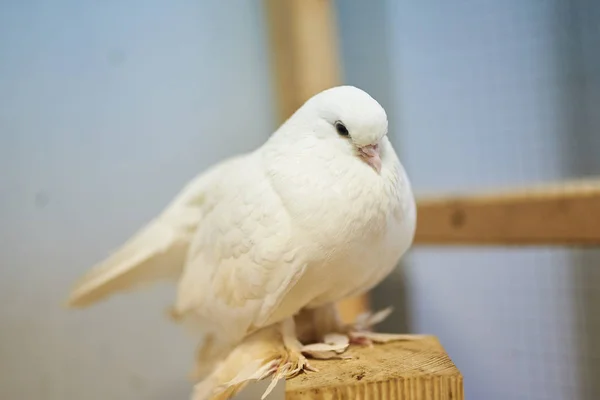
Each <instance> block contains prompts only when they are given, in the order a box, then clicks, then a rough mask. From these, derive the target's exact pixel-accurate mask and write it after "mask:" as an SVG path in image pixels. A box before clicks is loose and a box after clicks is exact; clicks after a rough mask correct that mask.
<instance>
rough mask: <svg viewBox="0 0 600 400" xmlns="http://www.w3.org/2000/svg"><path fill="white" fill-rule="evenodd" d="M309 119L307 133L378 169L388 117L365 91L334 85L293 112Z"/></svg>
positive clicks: (306, 119) (305, 119)
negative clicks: (311, 124)
mask: <svg viewBox="0 0 600 400" xmlns="http://www.w3.org/2000/svg"><path fill="white" fill-rule="evenodd" d="M296 114H297V116H298V117H300V118H301V120H304V121H312V122H313V126H311V127H306V128H310V129H309V131H310V132H311V134H314V135H316V136H317V137H318V138H319V139H322V140H326V141H328V142H330V143H332V144H333V145H334V146H336V147H337V148H338V149H339V150H340V151H344V152H346V153H350V154H352V155H354V156H356V157H358V158H360V159H361V160H362V161H364V162H366V163H367V164H368V165H370V166H371V167H372V168H373V169H375V171H377V172H379V171H380V170H381V164H382V161H381V140H382V139H383V137H384V136H386V135H387V131H388V120H387V115H386V113H385V110H384V109H383V107H382V106H381V105H380V104H379V103H378V102H377V101H376V100H375V99H373V98H372V97H371V96H370V95H369V94H367V93H366V92H365V91H363V90H361V89H358V88H356V87H354V86H337V87H333V88H331V89H327V90H324V91H322V92H320V93H318V94H316V95H315V96H313V97H312V98H310V99H309V100H308V101H307V102H306V103H305V104H304V105H303V106H302V107H301V108H300V109H299V110H298V112H297V113H296Z"/></svg>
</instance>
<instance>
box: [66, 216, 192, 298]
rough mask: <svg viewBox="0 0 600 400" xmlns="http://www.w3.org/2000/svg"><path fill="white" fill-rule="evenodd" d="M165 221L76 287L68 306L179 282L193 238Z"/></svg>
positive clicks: (137, 237) (142, 232) (141, 234)
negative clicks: (169, 280) (161, 282)
mask: <svg viewBox="0 0 600 400" xmlns="http://www.w3.org/2000/svg"><path fill="white" fill-rule="evenodd" d="M188 236H189V235H186V232H185V231H181V230H180V229H178V227H177V226H173V224H169V223H168V222H167V221H165V220H164V218H159V219H156V220H154V221H152V222H151V223H149V224H148V225H147V226H146V227H145V228H143V229H142V230H140V231H139V232H138V233H137V234H136V235H135V236H133V237H132V238H131V239H129V240H128V241H127V242H126V243H125V244H124V245H123V246H122V247H121V248H120V249H118V250H117V251H116V252H115V253H113V254H112V255H111V256H109V257H108V258H107V259H106V260H105V261H103V262H101V263H100V264H98V265H96V266H95V267H94V268H92V269H91V270H90V271H89V272H88V273H87V274H86V275H84V276H83V278H82V279H81V280H80V281H79V282H78V283H77V284H76V285H75V286H74V288H73V289H72V291H71V294H70V297H69V299H68V303H67V304H68V306H69V307H87V306H89V305H91V304H93V303H95V302H97V301H100V300H102V299H104V298H106V297H108V296H110V295H112V294H114V293H116V292H122V291H128V290H132V289H136V288H138V287H140V286H143V285H147V284H150V283H153V282H156V281H159V280H165V279H177V278H178V277H179V276H180V275H181V272H182V270H183V265H184V261H185V257H186V255H187V250H188V247H189V242H190V239H189V237H188Z"/></svg>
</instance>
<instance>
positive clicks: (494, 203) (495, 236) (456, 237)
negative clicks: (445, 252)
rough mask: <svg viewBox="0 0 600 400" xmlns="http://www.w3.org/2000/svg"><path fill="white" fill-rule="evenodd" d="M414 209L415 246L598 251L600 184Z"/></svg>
mask: <svg viewBox="0 0 600 400" xmlns="http://www.w3.org/2000/svg"><path fill="white" fill-rule="evenodd" d="M417 204H418V211H417V212H418V216H417V232H416V236H415V244H417V245H419V244H420V245H594V246H597V245H600V223H598V221H600V180H585V181H570V182H562V183H558V184H554V185H546V186H539V187H532V188H524V189H518V190H507V191H504V192H501V193H491V194H477V195H459V196H446V197H430V198H420V199H419V200H418V202H417Z"/></svg>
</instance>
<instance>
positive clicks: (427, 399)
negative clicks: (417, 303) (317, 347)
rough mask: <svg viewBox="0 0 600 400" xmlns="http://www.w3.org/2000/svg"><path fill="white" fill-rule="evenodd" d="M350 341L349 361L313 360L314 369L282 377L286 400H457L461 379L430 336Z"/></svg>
mask: <svg viewBox="0 0 600 400" xmlns="http://www.w3.org/2000/svg"><path fill="white" fill-rule="evenodd" d="M407 337H410V338H411V340H407V341H399V342H391V343H387V344H379V345H375V346H374V347H363V346H352V347H350V349H349V351H348V352H347V353H346V354H347V355H351V356H352V357H353V358H352V359H349V360H313V361H311V364H312V365H313V366H314V367H316V368H317V369H319V372H309V373H305V374H301V375H299V376H297V377H296V378H293V379H291V380H289V381H288V382H286V390H285V392H286V396H285V398H286V400H321V399H322V400H325V399H327V400H366V399H371V400H383V399H385V400H442V399H443V400H450V399H452V400H463V399H464V393H463V379H462V375H461V374H460V372H459V370H458V369H457V368H456V366H455V365H454V363H453V362H452V361H451V360H450V358H449V357H448V355H447V354H446V352H445V351H444V349H443V347H442V346H441V345H440V343H439V341H438V340H437V339H436V338H435V337H433V336H416V335H407Z"/></svg>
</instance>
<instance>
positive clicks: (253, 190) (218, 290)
mask: <svg viewBox="0 0 600 400" xmlns="http://www.w3.org/2000/svg"><path fill="white" fill-rule="evenodd" d="M252 160H253V161H254V162H248V163H245V164H243V165H240V166H239V167H238V168H235V171H232V172H231V173H228V174H227V175H226V176H223V179H221V180H220V181H219V182H216V183H215V184H214V185H213V186H212V187H211V189H210V191H208V192H207V195H206V198H205V206H204V215H203V221H202V224H201V226H199V227H198V230H197V231H196V234H195V237H194V241H193V243H192V247H191V249H190V253H189V259H188V261H187V263H186V265H185V269H184V272H183V275H182V278H181V280H180V282H179V288H178V296H177V301H176V304H175V306H174V314H175V315H176V316H179V317H182V318H184V319H185V318H186V317H191V318H192V319H195V320H196V322H200V323H201V324H203V325H205V326H206V325H210V329H211V330H212V331H213V332H218V333H219V336H220V339H221V340H222V341H225V342H230V340H223V339H224V338H226V337H229V338H231V340H233V341H236V340H239V339H240V338H241V337H243V336H244V335H246V334H247V333H249V332H250V331H252V330H253V329H255V328H257V327H260V326H261V325H262V324H264V323H265V322H266V320H267V319H268V318H269V316H270V315H271V314H272V313H273V312H274V311H275V310H277V308H278V306H279V304H280V302H281V300H282V298H283V297H284V296H285V294H286V293H287V292H288V291H289V290H290V288H292V287H293V286H294V284H295V283H296V282H297V280H298V279H299V278H300V276H301V275H302V273H303V272H304V269H305V263H304V262H303V261H302V257H300V254H299V253H298V251H297V250H298V249H297V247H296V246H295V244H294V241H293V232H292V228H293V225H292V221H291V218H290V216H289V214H288V212H287V210H286V207H285V205H284V204H283V202H282V200H281V198H280V197H279V195H278V194H277V192H276V191H275V190H274V189H273V187H272V185H271V182H270V180H269V179H268V177H266V176H265V173H264V171H263V170H262V168H261V165H260V162H258V161H257V157H255V158H253V159H252Z"/></svg>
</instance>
